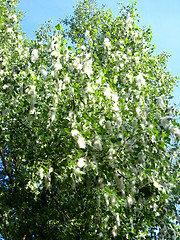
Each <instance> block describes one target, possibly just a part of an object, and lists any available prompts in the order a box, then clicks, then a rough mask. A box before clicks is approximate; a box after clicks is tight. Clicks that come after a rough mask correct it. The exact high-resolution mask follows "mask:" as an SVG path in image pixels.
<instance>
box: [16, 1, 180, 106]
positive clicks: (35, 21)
mask: <svg viewBox="0 0 180 240" xmlns="http://www.w3.org/2000/svg"><path fill="white" fill-rule="evenodd" d="M118 2H120V1H116V0H97V3H98V5H99V6H101V5H102V4H105V5H106V8H107V9H111V10H112V11H113V12H114V14H115V15H117V14H118V4H117V3H118ZM122 2H123V3H124V4H127V3H129V2H130V1H129V0H123V1H122ZM137 2H138V4H137V7H138V10H139V11H138V13H139V15H140V17H141V19H142V20H141V22H140V26H149V25H151V30H152V32H153V41H152V42H153V44H154V45H155V46H156V53H161V52H162V51H164V50H165V51H167V52H168V53H170V54H171V55H172V56H171V58H170V59H169V62H168V70H169V71H170V73H171V75H173V76H177V77H180V27H179V26H180V14H179V10H180V1H179V0H171V1H169V0H138V1H137ZM76 3H77V1H76V0H51V1H49V0H20V3H19V9H20V10H22V11H24V12H25V16H24V17H23V21H22V23H21V26H22V29H23V31H24V32H26V33H27V36H28V37H29V38H34V36H35V35H34V32H35V31H36V30H37V29H38V27H39V25H40V24H43V23H44V22H45V21H48V20H52V21H53V23H54V24H56V23H57V21H58V19H59V18H61V19H63V18H64V17H65V16H66V15H72V14H73V6H75V5H76ZM173 95H174V98H173V100H172V102H173V103H176V104H177V105H178V104H180V86H179V87H177V88H175V91H174V93H173Z"/></svg>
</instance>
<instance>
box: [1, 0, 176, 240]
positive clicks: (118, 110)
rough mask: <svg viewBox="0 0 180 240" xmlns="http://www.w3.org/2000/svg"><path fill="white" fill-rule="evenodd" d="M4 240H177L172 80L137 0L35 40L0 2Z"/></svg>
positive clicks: (81, 7)
mask: <svg viewBox="0 0 180 240" xmlns="http://www.w3.org/2000/svg"><path fill="white" fill-rule="evenodd" d="M0 12H1V14H0V56H1V57H0V88H1V92H0V114H1V117H0V159H1V168H0V186H1V188H0V216H1V217H0V233H1V235H2V236H3V238H4V239H13V240H16V239H17V240H19V239H24V240H25V239H38V240H39V239H48V240H49V239H53V240H54V239H65V240H66V239H67V240H69V239H79V240H81V239H82V240H84V239H113V238H116V239H179V237H180V229H179V224H178V219H179V214H178V208H177V206H178V204H179V191H180V189H179V179H180V177H179V152H180V151H179V140H180V124H179V123H178V121H177V120H176V117H177V116H178V114H179V113H178V111H177V109H176V108H175V107H174V106H171V105H170V98H171V95H172V91H173V87H174V85H176V84H177V80H178V79H177V78H176V77H172V76H171V74H170V73H169V72H168V70H167V59H168V57H169V55H168V54H167V53H165V52H163V53H162V54H159V55H155V53H154V46H153V45H152V43H151V39H152V32H151V30H150V28H140V27H139V26H138V14H137V9H136V2H133V3H131V4H129V5H127V6H123V5H121V9H120V11H119V15H118V16H114V15H113V13H112V11H110V10H105V9H104V8H98V7H97V5H96V2H95V1H94V0H84V1H82V2H79V3H78V4H77V6H76V7H75V8H74V15H73V16H70V17H67V18H66V19H64V20H61V21H60V22H59V24H57V25H56V27H55V29H52V28H51V26H50V25H49V24H45V25H43V26H42V27H41V28H40V29H39V31H37V32H36V36H37V37H36V39H35V40H28V39H27V37H26V35H25V34H24V33H23V32H22V29H21V27H20V20H21V16H22V14H21V13H20V12H19V11H18V8H17V1H15V0H1V5H0Z"/></svg>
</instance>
